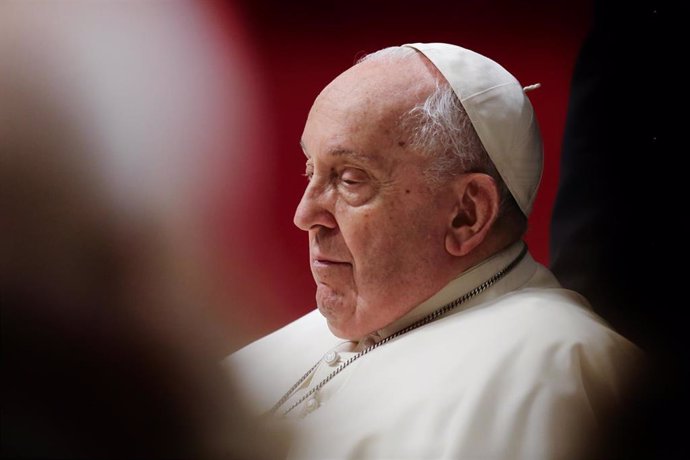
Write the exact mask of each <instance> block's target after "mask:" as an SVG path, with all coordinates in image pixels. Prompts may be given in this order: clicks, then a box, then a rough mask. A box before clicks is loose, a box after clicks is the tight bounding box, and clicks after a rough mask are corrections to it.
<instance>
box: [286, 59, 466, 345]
mask: <svg viewBox="0 0 690 460" xmlns="http://www.w3.org/2000/svg"><path fill="white" fill-rule="evenodd" d="M433 85H434V82H433V79H432V77H431V75H430V74H428V71H426V69H425V68H424V66H423V64H422V63H421V60H419V61H418V62H417V61H415V62H412V63H409V64H407V65H404V66H402V65H401V64H399V63H393V64H392V63H386V64H385V65H383V64H380V63H376V62H364V63H362V64H359V65H357V66H355V67H353V68H351V69H350V70H348V71H347V72H345V73H344V74H342V75H340V76H339V77H338V78H337V79H336V80H334V81H333V82H332V83H331V84H330V85H329V86H328V87H326V89H324V91H323V92H322V93H321V94H320V95H319V97H318V98H317V100H316V102H315V103H314V105H313V107H312V110H311V112H310V114H309V117H308V120H307V123H306V126H305V129H304V133H303V136H302V146H303V149H304V152H305V154H306V156H307V166H306V171H307V176H308V178H309V183H308V185H307V188H306V190H305V192H304V196H303V197H302V201H301V202H300V204H299V206H298V207H297V211H296V213H295V224H296V225H297V226H298V227H299V228H301V229H302V230H305V231H308V232H309V253H310V263H311V270H312V274H313V276H314V280H315V281H316V285H317V290H316V301H317V305H318V308H319V310H320V311H321V313H322V314H323V315H324V316H325V317H326V319H327V320H328V324H329V327H330V329H331V331H333V333H334V334H336V335H337V336H339V337H343V338H349V339H358V338H361V337H362V336H364V335H366V334H368V333H371V332H373V331H376V330H378V329H381V328H382V327H384V326H386V325H388V324H390V323H391V322H393V321H395V320H396V319H398V318H399V317H401V316H403V315H404V314H405V313H407V312H408V311H409V310H411V309H412V308H413V307H414V306H416V305H418V304H419V303H420V302H422V301H424V300H426V299H427V298H429V297H430V296H431V295H433V294H434V293H435V292H436V291H438V290H439V289H440V288H441V287H443V286H444V285H445V284H446V283H447V282H448V281H449V278H448V275H447V273H445V272H444V271H443V267H444V263H445V262H447V260H448V257H449V254H448V253H447V252H446V251H445V245H444V238H445V234H446V229H447V228H448V226H449V223H450V221H451V220H452V216H450V215H449V213H448V212H446V211H445V210H446V209H448V207H449V203H450V201H449V199H450V193H449V188H448V187H443V186H441V187H439V186H436V187H431V186H430V184H428V183H427V180H426V178H425V177H424V174H423V173H424V171H425V170H426V168H427V166H428V161H429V160H428V158H426V157H424V156H423V155H421V154H420V153H419V152H415V151H414V150H413V149H411V148H410V147H409V145H408V139H407V138H406V137H405V135H404V133H402V132H401V131H400V130H399V128H398V124H399V118H400V116H401V115H402V114H403V113H404V112H405V111H407V110H409V109H410V108H411V107H412V106H413V105H414V104H416V103H417V102H420V101H421V100H423V98H424V97H426V95H428V94H429V93H430V92H431V91H432V90H433Z"/></svg>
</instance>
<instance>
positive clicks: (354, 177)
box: [340, 169, 368, 185]
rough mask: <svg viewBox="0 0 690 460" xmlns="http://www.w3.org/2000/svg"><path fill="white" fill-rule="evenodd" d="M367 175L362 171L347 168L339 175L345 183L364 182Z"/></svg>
mask: <svg viewBox="0 0 690 460" xmlns="http://www.w3.org/2000/svg"><path fill="white" fill-rule="evenodd" d="M367 178H368V176H367V175H366V173H365V172H364V171H359V170H355V169H348V170H345V171H343V173H342V174H341V175H340V181H341V182H342V183H344V184H346V185H358V184H362V183H364V182H366V180H367Z"/></svg>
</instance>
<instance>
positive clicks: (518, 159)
mask: <svg viewBox="0 0 690 460" xmlns="http://www.w3.org/2000/svg"><path fill="white" fill-rule="evenodd" d="M403 46H408V47H410V48H414V49H416V50H418V51H419V52H421V53H422V54H423V55H424V56H426V58H427V59H429V61H431V63H432V64H434V66H436V68H437V69H438V70H439V72H441V75H443V77H444V78H445V79H446V80H447V81H448V83H450V86H451V88H453V91H454V92H455V94H456V95H457V96H458V99H460V102H461V103H462V106H463V107H464V108H465V111H466V112H467V115H468V116H469V118H470V121H471V122H472V125H473V126H474V129H475V130H476V131H477V134H478V135H479V139H480V140H481V141H482V144H483V145H484V148H485V149H486V151H487V153H488V154H489V157H491V160H492V161H493V163H494V165H495V166H496V169H497V170H498V173H499V174H500V175H501V178H503V181H504V182H505V184H506V186H507V187H508V190H510V193H512V195H513V197H514V198H515V201H517V204H518V205H519V206H520V209H521V210H522V212H523V213H524V214H525V216H528V215H529V213H530V211H531V209H532V204H533V203H534V198H535V196H536V194H537V188H538V187H539V181H540V180H541V174H542V168H543V163H544V158H543V157H544V155H543V146H542V140H541V132H540V130H539V125H538V123H537V119H536V118H535V116H534V110H533V109H532V104H531V103H530V101H529V99H528V98H527V96H526V95H525V91H524V90H523V88H522V86H521V85H520V83H519V82H518V81H517V79H516V78H515V77H514V76H512V75H511V74H510V73H509V72H508V71H507V70H506V69H504V68H503V67H501V66H500V65H499V64H497V63H496V62H494V61H492V60H491V59H489V58H487V57H484V56H482V55H481V54H477V53H475V52H474V51H470V50H468V49H465V48H461V47H459V46H456V45H449V44H446V43H411V44H407V45H403Z"/></svg>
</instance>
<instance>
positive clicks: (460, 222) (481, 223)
mask: <svg viewBox="0 0 690 460" xmlns="http://www.w3.org/2000/svg"><path fill="white" fill-rule="evenodd" d="M453 190H454V193H455V195H454V196H455V204H454V206H453V210H452V213H451V215H450V216H449V219H448V220H449V221H448V228H447V230H446V251H448V253H450V254H451V255H454V256H465V255H467V254H469V253H470V252H472V251H473V250H474V249H475V248H476V247H477V246H479V245H480V244H481V243H482V242H483V241H484V239H485V238H486V236H487V234H488V233H489V230H490V229H491V227H493V224H494V222H495V221H496V218H497V217H498V207H499V202H500V197H499V194H498V187H497V185H496V181H494V179H493V178H492V177H491V176H489V175H487V174H482V173H468V174H462V175H460V176H458V177H457V178H456V179H455V180H454V183H453Z"/></svg>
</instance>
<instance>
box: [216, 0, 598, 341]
mask: <svg viewBox="0 0 690 460" xmlns="http://www.w3.org/2000/svg"><path fill="white" fill-rule="evenodd" d="M215 7H216V8H217V12H218V13H219V14H218V16H217V17H219V18H222V21H224V24H223V26H224V29H225V30H227V31H228V33H229V34H230V39H231V40H233V41H235V43H236V44H237V42H238V41H241V42H242V43H243V44H244V46H243V47H241V48H242V49H243V52H244V58H245V59H246V60H247V65H248V66H249V67H250V68H251V72H252V75H254V77H253V85H254V88H255V90H256V98H255V99H256V103H257V107H258V109H256V110H255V111H256V113H258V115H257V118H256V123H255V128H254V130H253V131H254V132H253V133H250V134H251V135H252V136H253V137H255V138H256V139H257V144H256V145H255V146H254V151H252V152H247V154H248V155H252V156H253V157H255V161H256V162H257V163H256V164H257V167H255V168H253V169H252V170H251V171H249V172H248V174H251V175H252V177H249V178H248V179H249V181H250V183H251V184H252V186H251V189H250V190H248V191H246V192H243V195H244V196H242V197H241V199H242V207H241V211H238V210H237V206H236V205H235V206H234V207H231V206H228V207H227V208H226V209H228V211H227V212H226V213H223V212H221V213H220V215H217V216H216V218H217V219H219V221H220V225H219V226H218V228H220V229H221V241H223V242H224V244H222V245H221V247H220V248H219V251H220V254H224V253H225V256H226V257H225V260H228V261H230V260H232V261H233V263H232V264H228V267H227V275H226V276H228V277H233V279H235V280H236V281H237V280H239V281H240V283H239V284H242V285H243V287H244V289H246V290H247V292H248V293H249V294H250V297H251V298H253V299H255V301H254V303H253V304H251V305H237V306H235V311H237V312H238V313H240V314H239V315H234V314H233V315H232V317H233V319H232V321H234V322H235V323H237V322H238V321H239V322H240V323H241V324H234V326H235V330H238V329H239V330H242V331H244V332H243V333H242V334H243V336H242V337H240V340H239V343H245V342H247V341H249V340H251V339H253V338H255V337H258V336H259V335H261V334H263V333H265V332H268V331H270V330H272V329H275V328H277V327H279V326H281V325H283V324H285V323H287V322H289V321H290V320H292V319H295V318H297V317H299V316H300V315H302V314H304V313H306V312H307V311H309V310H311V309H312V308H314V300H313V295H314V284H313V280H312V278H311V274H310V271H309V267H308V261H307V258H308V252H307V244H306V243H307V238H306V234H304V233H303V232H302V231H300V230H298V229H297V228H296V227H294V225H293V224H292V217H293V212H294V209H295V207H296V205H297V203H298V202H299V199H300V197H301V193H302V191H303V188H304V185H305V182H304V178H303V177H302V173H303V171H304V157H303V154H302V152H301V150H300V147H299V140H300V136H301V133H302V129H303V127H304V122H305V119H306V116H307V113H308V111H309V108H310V107H311V104H312V102H313V100H314V98H315V97H316V95H317V94H318V93H319V91H320V90H321V89H322V88H323V87H324V86H325V85H326V84H327V83H328V82H329V81H331V80H332V79H333V78H334V77H335V76H337V75H338V74H339V73H340V72H342V71H344V70H345V69H347V68H348V67H349V66H351V65H352V64H353V63H354V62H355V61H356V60H357V59H358V58H359V57H361V56H362V55H363V54H365V53H368V52H372V51H375V50H377V49H380V48H383V47H386V46H390V45H399V44H403V43H409V42H432V41H441V42H449V43H454V44H458V45H461V46H463V47H466V48H470V49H472V50H474V51H477V52H479V53H482V54H484V55H486V56H488V57H491V58H492V59H494V60H496V61H497V62H499V63H501V64H502V65H503V66H504V67H506V68H507V69H508V70H509V71H510V72H511V73H513V74H514V75H515V76H516V77H517V78H518V80H519V81H520V82H521V83H522V84H523V85H529V84H533V83H537V82H539V83H541V85H542V87H541V88H540V89H538V90H535V91H533V92H531V93H530V99H531V100H532V103H533V105H534V107H535V110H536V113H537V117H538V120H539V122H540V125H541V129H542V133H543V137H544V149H545V168H544V174H543V178H542V182H541V188H540V192H539V195H538V197H537V200H536V202H535V206H534V210H533V212H532V215H531V216H530V221H529V222H530V224H529V230H528V234H527V238H526V239H527V243H528V245H529V246H530V249H531V251H532V254H533V256H534V257H535V258H536V259H537V260H538V261H540V262H542V263H543V264H548V261H549V257H548V242H549V221H550V218H551V208H552V206H553V202H554V198H555V192H556V187H557V182H558V166H559V157H560V142H561V138H562V134H563V127H564V123H565V115H566V109H567V100H568V91H569V85H570V78H571V74H572V71H573V66H574V62H575V59H576V56H577V52H578V51H579V48H580V46H581V44H582V41H583V39H584V37H585V35H586V32H587V30H588V26H589V21H590V18H591V6H590V5H589V4H588V3H586V2H574V1H569V2H548V1H531V2H527V1H508V0H493V1H462V0H456V1H445V0H444V1H427V2H423V1H414V2H413V1H407V0H402V1H378V2H375V1H370V2H367V1H362V0H355V1H339V2H275V1H270V0H245V1H236V2H232V3H218V4H215ZM231 208H232V209H231ZM238 214H239V215H238ZM238 243H239V244H238ZM237 326H239V328H238V327H237Z"/></svg>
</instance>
